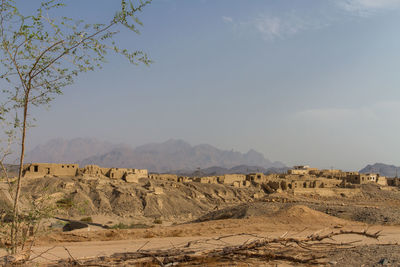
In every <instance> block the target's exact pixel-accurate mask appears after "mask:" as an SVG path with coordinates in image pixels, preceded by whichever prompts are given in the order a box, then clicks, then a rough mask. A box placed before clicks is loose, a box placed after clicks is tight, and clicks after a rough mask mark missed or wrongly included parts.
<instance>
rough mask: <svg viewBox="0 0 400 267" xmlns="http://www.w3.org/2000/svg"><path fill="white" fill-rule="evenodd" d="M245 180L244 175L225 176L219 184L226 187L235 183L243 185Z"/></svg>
mask: <svg viewBox="0 0 400 267" xmlns="http://www.w3.org/2000/svg"><path fill="white" fill-rule="evenodd" d="M245 180H246V175H244V174H225V175H223V176H222V177H220V179H219V181H220V182H222V183H224V184H228V185H233V183H235V182H239V183H243V182H244V181H245Z"/></svg>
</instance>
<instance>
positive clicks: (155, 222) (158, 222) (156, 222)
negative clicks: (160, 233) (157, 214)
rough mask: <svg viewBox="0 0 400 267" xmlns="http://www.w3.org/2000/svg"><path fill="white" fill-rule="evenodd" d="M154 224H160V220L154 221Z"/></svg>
mask: <svg viewBox="0 0 400 267" xmlns="http://www.w3.org/2000/svg"><path fill="white" fill-rule="evenodd" d="M153 223H154V224H162V223H163V222H162V220H161V219H154V222H153Z"/></svg>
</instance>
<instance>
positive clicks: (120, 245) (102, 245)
mask: <svg viewBox="0 0 400 267" xmlns="http://www.w3.org/2000/svg"><path fill="white" fill-rule="evenodd" d="M345 229H346V230H348V229H351V230H360V231H362V230H364V229H365V227H354V226H353V227H349V228H347V227H346V228H345ZM335 230H337V229H334V228H322V229H320V231H314V230H313V231H311V230H305V231H302V232H301V233H299V232H294V231H293V232H291V231H289V230H288V231H285V230H282V229H277V230H273V229H271V231H270V232H259V233H254V234H257V236H262V237H268V238H274V237H279V236H282V235H283V234H286V236H290V237H306V236H308V235H311V234H313V233H316V232H318V233H320V234H323V233H329V232H331V231H335ZM369 231H371V232H377V231H382V232H381V233H382V237H381V238H380V239H379V240H373V239H367V238H361V237H359V236H353V235H347V236H342V237H340V238H335V240H336V241H337V242H349V241H356V240H359V241H360V242H359V243H358V244H357V245H367V244H396V243H400V227H393V226H391V227H383V226H374V227H370V228H369ZM232 234H234V233H232ZM237 234H242V233H237ZM215 237H220V235H214V236H202V237H199V236H194V237H193V236H192V237H164V238H141V239H135V240H120V241H89V242H67V243H58V244H55V245H46V246H37V247H34V248H33V254H32V257H33V258H34V257H35V256H37V255H40V254H41V253H43V252H45V253H44V254H42V255H41V257H39V258H37V259H35V260H34V261H35V262H40V263H50V262H52V261H57V260H59V259H66V258H70V257H71V255H72V256H73V257H74V258H76V259H83V258H92V257H99V256H110V255H112V254H113V253H121V252H132V251H137V250H139V249H146V250H158V249H171V248H174V247H181V246H184V245H186V244H187V243H188V242H193V241H199V242H198V245H196V246H194V248H196V249H199V250H208V249H213V248H217V247H221V246H226V245H239V244H242V243H244V242H246V241H248V240H250V239H254V238H255V237H253V236H251V235H239V236H234V237H227V238H224V239H222V241H217V240H210V239H212V238H215ZM66 249H67V250H68V251H67V250H66ZM46 251H48V252H46Z"/></svg>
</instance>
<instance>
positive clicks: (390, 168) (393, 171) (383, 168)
mask: <svg viewBox="0 0 400 267" xmlns="http://www.w3.org/2000/svg"><path fill="white" fill-rule="evenodd" d="M360 173H379V174H380V175H383V176H386V177H396V176H399V175H400V167H396V166H394V165H388V164H383V163H375V164H370V165H367V166H366V167H364V168H363V169H362V170H360Z"/></svg>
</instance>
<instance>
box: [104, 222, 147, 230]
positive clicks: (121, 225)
mask: <svg viewBox="0 0 400 267" xmlns="http://www.w3.org/2000/svg"><path fill="white" fill-rule="evenodd" d="M151 227H152V226H149V225H147V224H142V223H136V224H135V223H131V224H124V223H118V224H115V225H113V226H111V227H110V228H111V229H146V228H151Z"/></svg>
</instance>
